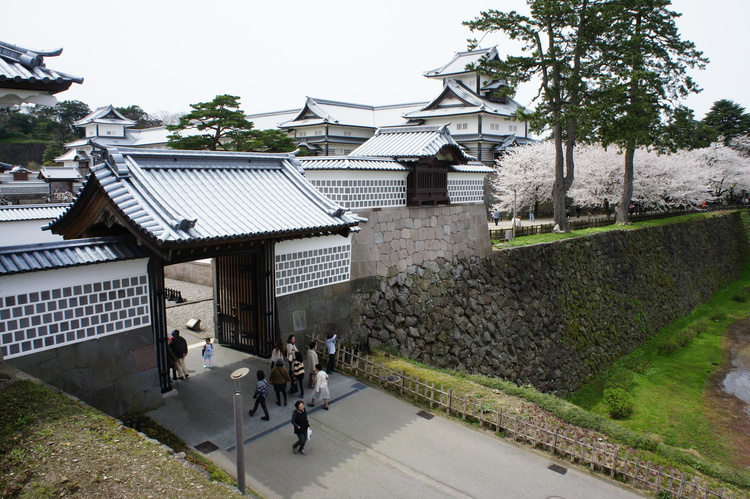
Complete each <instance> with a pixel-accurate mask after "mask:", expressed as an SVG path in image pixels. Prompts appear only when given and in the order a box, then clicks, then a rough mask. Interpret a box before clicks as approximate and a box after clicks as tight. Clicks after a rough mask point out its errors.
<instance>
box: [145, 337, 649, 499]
mask: <svg viewBox="0 0 750 499" xmlns="http://www.w3.org/2000/svg"><path fill="white" fill-rule="evenodd" d="M195 336H196V337H192V335H191V333H190V332H187V334H186V337H187V338H188V340H189V342H190V343H191V349H190V353H189V355H188V359H187V360H188V361H187V364H188V370H189V372H190V379H189V380H186V381H180V382H178V383H177V384H176V389H175V390H174V391H173V392H172V393H170V394H168V395H167V397H166V398H165V405H164V406H162V407H161V408H159V409H157V410H155V411H152V412H150V413H149V414H148V415H149V416H150V417H152V418H153V419H155V420H156V421H157V422H159V423H160V424H162V425H163V426H165V427H167V428H169V429H171V430H172V431H173V432H175V433H176V434H177V435H178V436H180V437H181V438H182V439H183V440H185V442H187V444H188V445H190V446H193V447H196V446H197V447H198V448H202V449H204V450H205V454H206V456H207V457H208V458H209V459H211V460H212V461H214V462H216V463H217V464H218V465H219V466H221V467H222V468H224V469H225V470H227V471H228V472H230V473H232V474H235V471H236V455H237V454H236V451H237V449H236V448H235V429H234V412H233V398H234V395H233V394H234V391H235V384H236V382H235V381H232V380H231V379H230V374H231V373H232V372H233V371H234V370H236V369H238V368H240V367H248V368H249V369H250V375H248V376H247V377H246V378H244V379H243V380H242V381H241V382H240V383H241V390H242V396H243V399H244V400H243V402H244V403H243V405H244V407H243V411H242V414H243V432H244V443H243V451H244V452H245V468H246V483H247V486H248V488H252V489H254V490H256V491H258V492H259V493H260V494H262V495H263V496H265V497H268V498H276V497H289V498H297V497H299V498H302V497H306V498H309V497H313V498H315V497H326V498H338V497H358V498H370V497H372V498H380V497H383V498H385V497H388V498H391V497H404V498H412V499H413V498H420V497H429V498H434V497H462V498H465V497H493V498H498V497H499V498H529V499H531V498H533V499H544V498H553V497H554V498H567V499H574V498H575V499H586V498H592V499H594V498H596V499H599V498H612V499H619V498H633V497H642V496H639V495H638V494H635V493H633V492H631V491H629V490H626V489H623V488H621V487H619V486H618V485H617V484H614V483H613V482H610V481H607V480H605V479H603V478H600V477H598V476H595V475H590V474H588V473H586V472H581V471H578V470H576V469H571V468H568V466H569V465H568V464H566V463H558V464H560V465H562V466H563V467H565V468H568V469H567V473H566V474H564V475H563V474H560V473H558V472H555V471H552V470H550V469H548V468H549V466H550V465H551V464H553V463H556V461H554V460H553V459H551V458H550V457H549V456H547V455H544V454H539V453H536V452H534V451H531V450H528V449H525V448H520V447H516V446H514V445H512V444H510V443H508V442H506V441H503V440H502V439H500V438H497V437H495V436H494V435H493V434H491V433H487V432H483V431H480V430H477V429H474V428H472V427H468V426H465V425H462V424H459V423H457V422H455V421H452V420H450V419H447V418H443V417H441V416H435V417H434V418H432V419H426V418H424V417H422V416H420V415H419V414H418V413H419V412H420V410H419V409H418V408H416V407H414V406H413V405H411V404H409V403H407V402H404V401H402V400H399V399H397V398H395V397H392V396H390V395H388V394H387V393H383V392H381V391H379V390H377V389H375V388H372V387H368V386H366V385H364V384H362V383H359V382H358V381H357V380H355V379H353V378H350V377H348V376H345V375H342V374H339V373H334V374H333V375H332V376H331V383H330V390H331V396H332V397H333V402H332V403H331V408H330V410H329V411H323V410H322V409H321V407H320V406H319V405H318V407H315V408H312V409H311V408H308V410H309V418H310V422H311V425H312V428H313V437H312V440H311V441H310V442H308V445H307V447H306V449H305V450H306V452H307V455H305V456H302V455H299V454H293V453H292V443H294V442H295V441H296V437H295V436H294V434H293V433H292V427H291V424H290V423H289V420H290V417H291V413H292V410H293V408H292V407H293V401H294V400H296V398H293V397H292V396H291V395H290V399H289V405H288V406H287V407H283V406H277V405H275V399H274V394H273V390H271V393H270V397H271V399H270V400H269V402H271V403H270V404H269V410H270V413H271V420H270V421H261V420H260V416H261V415H262V414H256V415H255V417H253V418H250V417H249V416H248V414H247V409H248V408H249V407H250V405H251V403H252V402H254V401H253V399H252V392H253V390H254V385H255V375H254V374H255V372H256V370H257V369H260V368H265V369H266V372H267V373H268V368H269V363H268V362H267V361H266V360H264V359H259V358H257V357H254V356H250V355H247V354H245V353H242V352H238V351H236V350H232V349H229V348H224V347H221V346H218V347H217V348H216V353H215V356H214V364H215V366H216V367H215V368H214V369H204V368H203V367H202V362H201V359H200V348H201V343H200V342H199V341H198V338H197V336H199V335H197V334H196V335H195ZM306 395H307V397H305V398H306V399H308V400H309V393H306ZM261 412H262V411H261ZM212 448H213V449H214V450H212V451H211V449H212Z"/></svg>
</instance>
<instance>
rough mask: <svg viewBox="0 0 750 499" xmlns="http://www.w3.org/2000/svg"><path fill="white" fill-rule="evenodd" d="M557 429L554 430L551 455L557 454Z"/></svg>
mask: <svg viewBox="0 0 750 499" xmlns="http://www.w3.org/2000/svg"><path fill="white" fill-rule="evenodd" d="M557 431H558V430H557V428H555V438H554V439H553V440H552V455H553V456H554V455H555V454H557Z"/></svg>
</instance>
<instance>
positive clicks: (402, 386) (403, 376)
mask: <svg viewBox="0 0 750 499" xmlns="http://www.w3.org/2000/svg"><path fill="white" fill-rule="evenodd" d="M404 378H406V371H404V370H403V369H401V388H400V389H399V391H400V392H401V395H403V394H404Z"/></svg>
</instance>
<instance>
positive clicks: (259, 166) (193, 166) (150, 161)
mask: <svg viewBox="0 0 750 499" xmlns="http://www.w3.org/2000/svg"><path fill="white" fill-rule="evenodd" d="M102 153H103V157H104V158H105V161H104V162H103V163H102V164H100V165H98V166H96V167H95V168H94V169H93V170H92V172H91V174H90V176H89V180H88V181H87V183H86V184H85V185H84V188H83V189H82V191H81V193H80V194H79V196H78V198H77V201H76V202H75V203H74V204H73V205H72V206H71V208H70V210H69V211H68V212H66V213H65V214H63V215H62V217H61V218H60V219H58V220H56V221H54V222H52V223H51V224H50V228H51V229H52V230H53V232H56V233H57V232H58V231H61V232H64V229H60V227H61V226H64V225H65V224H66V223H67V222H68V221H66V217H69V216H70V217H73V218H72V219H71V220H70V221H72V220H74V219H75V217H76V215H77V214H78V215H80V213H79V210H85V209H86V207H85V205H84V204H83V203H82V202H81V200H82V199H86V198H87V197H90V196H92V195H93V194H94V193H95V192H97V191H99V190H100V191H102V192H103V194H104V195H105V196H106V197H107V198H109V200H110V201H111V203H112V204H113V205H114V206H115V209H116V210H117V211H118V212H119V213H120V214H121V215H122V216H123V217H124V219H126V220H127V221H128V222H129V223H130V224H131V227H132V230H134V231H136V232H138V233H140V234H142V235H143V236H144V237H145V238H146V239H148V240H150V241H151V242H152V243H155V244H157V245H168V246H170V247H173V246H178V247H179V246H181V245H184V244H190V243H196V242H208V241H221V242H225V243H230V242H233V241H247V240H257V239H262V238H274V237H285V236H286V237H299V236H301V235H322V234H328V233H341V232H346V231H347V230H348V229H349V228H351V227H355V226H356V225H357V224H358V222H359V219H358V218H357V217H354V216H351V215H349V214H346V213H345V210H344V209H343V208H341V207H340V206H339V205H337V204H335V203H334V202H333V201H331V200H329V199H328V198H326V197H324V196H323V195H322V194H320V193H319V192H318V190H317V189H315V188H314V187H313V186H312V185H310V184H309V183H308V182H307V181H306V180H305V179H304V177H303V176H302V174H301V172H300V171H299V170H298V166H299V163H298V162H297V160H296V158H295V157H294V156H292V155H290V154H258V153H233V152H213V151H173V150H154V149H132V148H131V149H119V150H118V149H115V148H109V149H105V150H103V151H102ZM79 205H80V206H79Z"/></svg>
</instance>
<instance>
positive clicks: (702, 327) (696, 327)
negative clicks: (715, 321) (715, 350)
mask: <svg viewBox="0 0 750 499" xmlns="http://www.w3.org/2000/svg"><path fill="white" fill-rule="evenodd" d="M693 331H695V336H700V335H702V334H703V333H705V332H706V331H708V322H706V321H704V320H699V321H698V322H696V323H695V324H693Z"/></svg>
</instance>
